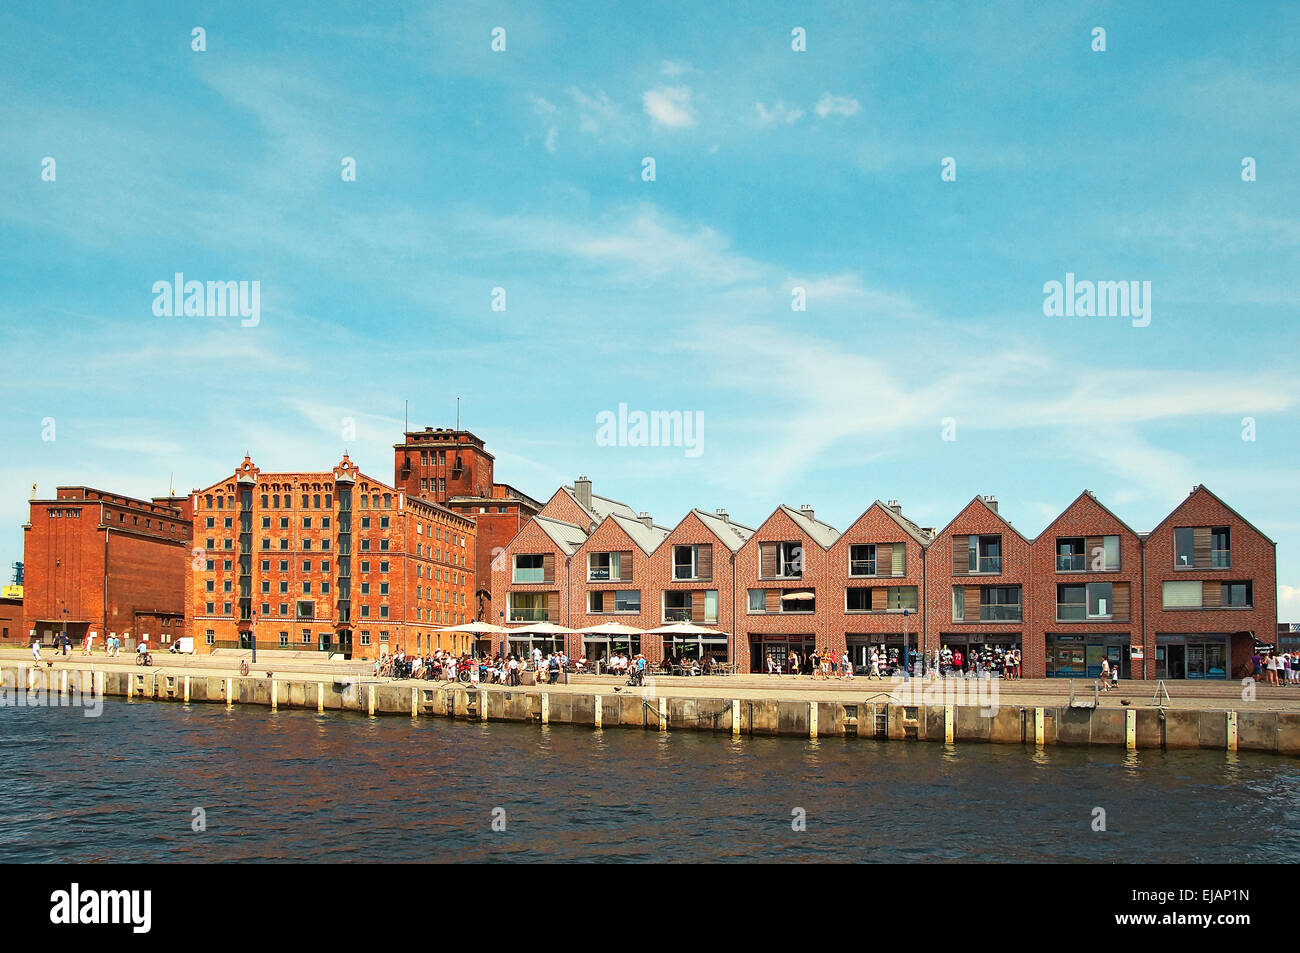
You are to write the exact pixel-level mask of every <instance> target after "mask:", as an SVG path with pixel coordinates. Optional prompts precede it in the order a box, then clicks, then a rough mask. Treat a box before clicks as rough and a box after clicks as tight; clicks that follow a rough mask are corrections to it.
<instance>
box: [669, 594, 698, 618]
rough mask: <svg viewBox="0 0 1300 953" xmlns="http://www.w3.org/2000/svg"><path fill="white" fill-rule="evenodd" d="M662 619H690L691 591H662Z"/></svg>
mask: <svg viewBox="0 0 1300 953" xmlns="http://www.w3.org/2000/svg"><path fill="white" fill-rule="evenodd" d="M664 621H665V622H690V621H691V593H689V592H671V591H670V592H665V593H664Z"/></svg>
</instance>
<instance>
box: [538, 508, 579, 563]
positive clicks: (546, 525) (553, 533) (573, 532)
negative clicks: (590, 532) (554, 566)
mask: <svg viewBox="0 0 1300 953" xmlns="http://www.w3.org/2000/svg"><path fill="white" fill-rule="evenodd" d="M533 520H534V521H535V522H536V523H537V525H538V526H539V527H540V528H541V530H542V532H544V533H545V534H546V535H547V536H549V537H551V539H552V540H554V541H555V545H556V546H559V547H560V549H562V550H563V551H564V553H565V555H566V556H572V555H573V554H574V553H575V552H577V551H578V547H579V546H581V545H582V544H583V543H585V542H586V541H587V534H586V533H585V532H583V531H582V530H581V529H579V528H578V527H577V526H574V525H573V524H572V523H566V522H564V521H563V520H557V519H551V517H549V516H534V517H533Z"/></svg>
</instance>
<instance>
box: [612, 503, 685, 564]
mask: <svg viewBox="0 0 1300 953" xmlns="http://www.w3.org/2000/svg"><path fill="white" fill-rule="evenodd" d="M607 519H612V520H613V521H614V522H615V523H617V524H618V525H619V527H620V528H622V530H623V532H625V533H626V534H627V535H628V536H629V537H630V538H631V540H632V542H634V543H636V544H637V545H638V546H640V547H641V551H642V552H644V553H645V554H646V555H647V556H649V555H650V554H651V553H653V552H654V551H655V550H656V549H658V548H659V544H660V543H662V542H663V541H664V540H665V539H667V538H668V534H669V533H671V532H672V530H670V529H668V528H667V527H664V526H646V525H645V523H642V522H641V521H640V520H639V519H628V518H627V517H626V516H622V515H620V514H618V513H611V514H610V515H609V516H608V517H607Z"/></svg>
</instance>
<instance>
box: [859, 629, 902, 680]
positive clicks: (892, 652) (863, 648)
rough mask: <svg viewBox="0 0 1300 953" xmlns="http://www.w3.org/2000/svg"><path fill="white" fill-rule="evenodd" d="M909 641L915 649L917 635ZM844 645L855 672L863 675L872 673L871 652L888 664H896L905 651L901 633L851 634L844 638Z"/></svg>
mask: <svg viewBox="0 0 1300 953" xmlns="http://www.w3.org/2000/svg"><path fill="white" fill-rule="evenodd" d="M909 641H910V642H911V643H912V648H913V649H915V648H916V642H917V635H916V633H912V634H911V636H910V637H909ZM844 643H845V645H846V646H847V647H848V654H849V661H851V662H852V663H853V671H855V672H857V673H858V674H860V675H861V674H865V673H867V672H869V671H871V652H872V650H873V649H874V650H875V651H876V652H878V653H879V654H880V656H881V658H882V659H883V660H884V661H885V663H886V664H888V663H889V661H890V660H893V661H895V662H896V661H897V660H898V659H899V657H900V656H901V654H902V651H903V634H902V633H901V632H896V633H884V632H869V633H859V632H849V633H847V634H846V635H845V636H844Z"/></svg>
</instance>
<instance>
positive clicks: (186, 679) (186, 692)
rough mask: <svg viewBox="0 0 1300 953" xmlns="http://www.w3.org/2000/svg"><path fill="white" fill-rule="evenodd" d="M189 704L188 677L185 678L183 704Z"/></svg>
mask: <svg viewBox="0 0 1300 953" xmlns="http://www.w3.org/2000/svg"><path fill="white" fill-rule="evenodd" d="M189 703H190V677H189V676H188V675H186V676H185V704H187V705H188V704H189Z"/></svg>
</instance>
